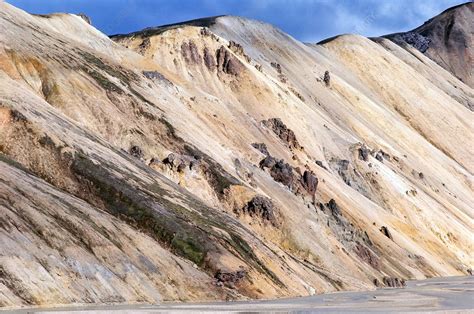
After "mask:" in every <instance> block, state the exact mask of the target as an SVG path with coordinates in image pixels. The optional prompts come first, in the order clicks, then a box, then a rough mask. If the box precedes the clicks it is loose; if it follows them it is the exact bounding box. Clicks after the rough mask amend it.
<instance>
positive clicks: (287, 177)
mask: <svg viewBox="0 0 474 314" xmlns="http://www.w3.org/2000/svg"><path fill="white" fill-rule="evenodd" d="M270 158H271V157H270ZM270 175H271V176H272V177H273V179H274V180H275V181H277V182H280V183H282V184H283V185H285V186H287V187H289V188H290V189H291V188H292V187H293V182H294V181H295V177H294V174H293V167H291V166H290V164H288V163H286V162H285V161H284V160H283V159H280V160H278V161H276V162H275V163H274V164H273V166H272V167H271V168H270Z"/></svg>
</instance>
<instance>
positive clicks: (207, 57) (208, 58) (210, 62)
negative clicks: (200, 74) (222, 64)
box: [203, 47, 217, 71]
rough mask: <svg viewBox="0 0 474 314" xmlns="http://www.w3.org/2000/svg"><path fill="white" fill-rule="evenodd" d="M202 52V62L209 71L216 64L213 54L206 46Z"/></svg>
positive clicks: (212, 69)
mask: <svg viewBox="0 0 474 314" xmlns="http://www.w3.org/2000/svg"><path fill="white" fill-rule="evenodd" d="M203 54H204V64H205V65H206V67H207V68H208V69H209V70H210V71H214V70H215V69H216V66H217V63H216V60H215V57H214V55H213V54H212V53H211V51H210V50H209V48H207V47H205V48H204V52H203Z"/></svg>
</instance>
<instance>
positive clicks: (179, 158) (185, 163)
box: [163, 153, 197, 172]
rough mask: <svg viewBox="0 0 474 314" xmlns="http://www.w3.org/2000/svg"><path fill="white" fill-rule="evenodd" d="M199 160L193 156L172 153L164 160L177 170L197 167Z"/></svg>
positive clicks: (181, 170) (182, 170)
mask: <svg viewBox="0 0 474 314" xmlns="http://www.w3.org/2000/svg"><path fill="white" fill-rule="evenodd" d="M196 162H197V160H196V159H194V158H193V157H191V156H186V155H179V154H175V153H171V154H169V155H168V157H166V158H165V159H164V160H163V163H164V164H165V165H168V166H170V168H171V169H173V170H175V171H177V172H184V171H185V170H186V169H192V168H195V166H196Z"/></svg>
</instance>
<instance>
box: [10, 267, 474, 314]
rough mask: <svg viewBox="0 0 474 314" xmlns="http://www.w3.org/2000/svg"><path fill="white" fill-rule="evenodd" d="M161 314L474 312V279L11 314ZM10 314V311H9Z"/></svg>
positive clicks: (436, 279)
mask: <svg viewBox="0 0 474 314" xmlns="http://www.w3.org/2000/svg"><path fill="white" fill-rule="evenodd" d="M72 311H74V312H75V313H88V314H89V313H110V312H113V313H159V312H167V313H169V312H199V313H206V312H210V313H222V312H288V311H291V312H308V311H309V312H325V313H327V312H331V313H338V312H340V313H342V312H344V313H347V312H361V313H366V312H373V313H377V312H383V313H387V312H430V313H433V312H438V313H447V312H455V313H472V312H474V277H473V276H470V277H447V278H432V279H428V280H422V281H410V282H408V284H407V287H406V288H404V289H380V290H376V291H368V292H340V293H331V294H324V295H317V296H313V297H304V298H294V299H280V300H271V301H245V302H226V303H224V302H223V303H164V304H161V305H122V306H101V307H69V308H56V309H22V310H17V311H13V312H12V313H18V314H19V313H43V314H44V313H55V314H58V313H69V312H72ZM9 313H10V311H9Z"/></svg>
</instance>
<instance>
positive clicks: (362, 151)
mask: <svg viewBox="0 0 474 314" xmlns="http://www.w3.org/2000/svg"><path fill="white" fill-rule="evenodd" d="M358 152H359V159H360V160H363V161H368V160H369V156H370V149H369V148H367V146H365V145H363V146H362V147H360V148H359V149H358Z"/></svg>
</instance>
